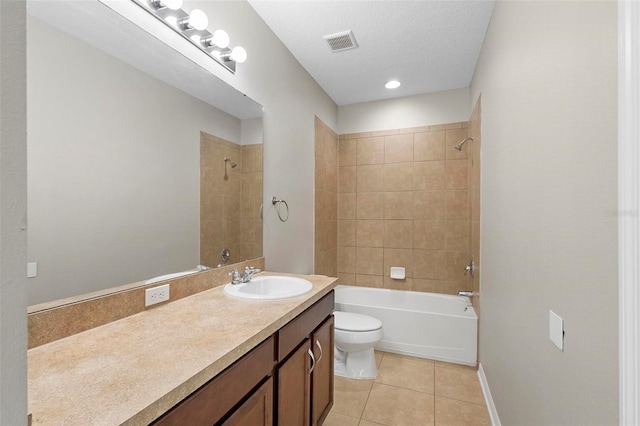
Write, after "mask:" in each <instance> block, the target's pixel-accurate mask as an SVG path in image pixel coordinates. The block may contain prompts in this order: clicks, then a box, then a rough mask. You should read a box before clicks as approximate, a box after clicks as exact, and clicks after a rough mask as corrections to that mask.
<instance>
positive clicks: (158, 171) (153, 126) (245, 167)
mask: <svg viewBox="0 0 640 426" xmlns="http://www.w3.org/2000/svg"><path fill="white" fill-rule="evenodd" d="M28 13H29V16H28V21H27V22H28V28H27V49H28V52H27V120H28V124H27V126H28V128H27V130H28V139H27V147H28V148H27V149H28V251H29V253H28V256H29V262H30V264H31V266H32V267H33V266H37V271H35V268H32V270H31V272H32V273H33V272H37V275H36V276H35V277H32V278H29V280H28V283H29V292H28V293H29V304H30V305H36V304H43V303H45V302H51V301H54V300H59V299H65V298H72V297H76V296H79V295H84V294H88V293H94V294H95V292H102V291H108V289H110V288H113V287H117V286H122V285H126V284H130V283H136V282H141V281H142V282H144V281H145V280H147V279H150V278H152V277H155V276H159V275H163V274H169V273H175V272H180V271H188V270H194V269H195V268H196V265H200V264H203V265H207V266H210V267H216V266H217V265H219V264H223V263H225V261H223V260H222V258H221V253H222V251H223V250H224V249H228V250H229V252H230V258H229V259H228V260H226V264H230V263H233V262H238V261H242V260H245V259H251V258H256V257H260V256H262V222H261V220H260V205H261V202H262V147H263V146H262V118H261V117H262V107H261V106H260V105H259V104H257V103H256V102H254V101H252V100H251V99H249V98H248V97H246V96H244V95H243V94H242V93H239V92H237V91H236V90H235V89H233V88H232V87H230V86H229V85H227V84H226V83H224V82H222V81H221V80H220V79H218V78H216V77H215V76H213V75H212V74H211V73H209V72H207V71H206V70H204V69H203V68H201V67H199V66H198V65H196V64H194V63H193V62H191V61H190V60H188V59H187V58H186V57H185V56H183V55H182V54H180V53H179V52H177V51H176V50H174V49H172V48H170V47H168V46H167V45H166V44H164V43H162V42H160V41H159V40H158V39H156V38H155V37H152V36H150V35H149V34H148V33H146V32H145V31H143V30H141V29H140V28H139V27H137V26H136V25H134V24H132V23H131V22H129V21H128V20H126V19H124V18H123V17H121V16H119V15H118V14H117V13H115V12H113V11H112V10H111V9H109V8H108V7H106V6H105V5H103V4H102V3H100V2H98V1H96V0H90V1H60V0H56V1H29V3H28ZM225 158H226V159H227V161H225V160H224V159H225ZM32 310H33V309H32Z"/></svg>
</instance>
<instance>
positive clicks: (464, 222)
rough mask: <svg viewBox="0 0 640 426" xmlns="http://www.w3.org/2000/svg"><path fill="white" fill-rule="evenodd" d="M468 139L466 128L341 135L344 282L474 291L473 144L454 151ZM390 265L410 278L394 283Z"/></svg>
mask: <svg viewBox="0 0 640 426" xmlns="http://www.w3.org/2000/svg"><path fill="white" fill-rule="evenodd" d="M467 135H468V129H467V123H466V122H465V123H450V124H444V125H437V126H426V127H420V128H411V129H398V130H390V131H384V132H366V133H358V134H347V135H340V140H339V144H338V164H339V168H338V169H339V172H338V176H339V179H338V212H337V214H338V221H337V223H338V262H337V270H338V278H339V282H340V283H341V284H349V285H361V286H368V287H386V288H393V289H403V290H416V291H428V292H435V293H451V294H454V293H457V291H458V290H469V289H470V288H471V281H470V278H469V276H468V275H467V276H465V275H464V267H465V266H466V265H467V264H468V262H469V242H470V223H469V219H470V213H469V164H468V157H467V153H468V148H469V145H470V144H466V145H465V146H464V148H463V150H462V151H461V152H460V151H457V150H455V149H454V148H453V147H454V146H455V145H456V144H457V143H459V142H460V141H461V140H463V139H464V138H465V137H466V136H467ZM316 208H318V207H317V206H316ZM316 235H318V230H317V229H316ZM392 266H400V267H404V268H405V270H406V278H405V279H404V280H392V279H391V278H390V276H389V270H390V267H392Z"/></svg>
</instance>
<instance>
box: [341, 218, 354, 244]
mask: <svg viewBox="0 0 640 426" xmlns="http://www.w3.org/2000/svg"><path fill="white" fill-rule="evenodd" d="M355 245H356V221H355V220H339V221H338V246H340V247H355Z"/></svg>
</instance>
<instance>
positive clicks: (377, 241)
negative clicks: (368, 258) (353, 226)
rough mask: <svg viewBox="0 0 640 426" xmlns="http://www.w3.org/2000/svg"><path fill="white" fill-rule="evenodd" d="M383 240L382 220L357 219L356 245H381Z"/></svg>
mask: <svg viewBox="0 0 640 426" xmlns="http://www.w3.org/2000/svg"><path fill="white" fill-rule="evenodd" d="M383 241H384V227H383V222H382V220H358V221H357V231H356V246H357V247H382V244H383Z"/></svg>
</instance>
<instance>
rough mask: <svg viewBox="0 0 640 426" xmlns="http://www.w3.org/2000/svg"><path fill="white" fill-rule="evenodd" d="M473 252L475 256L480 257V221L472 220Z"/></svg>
mask: <svg viewBox="0 0 640 426" xmlns="http://www.w3.org/2000/svg"><path fill="white" fill-rule="evenodd" d="M470 246H471V253H472V254H473V256H474V257H476V258H479V257H480V222H475V221H472V222H471V244H470Z"/></svg>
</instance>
